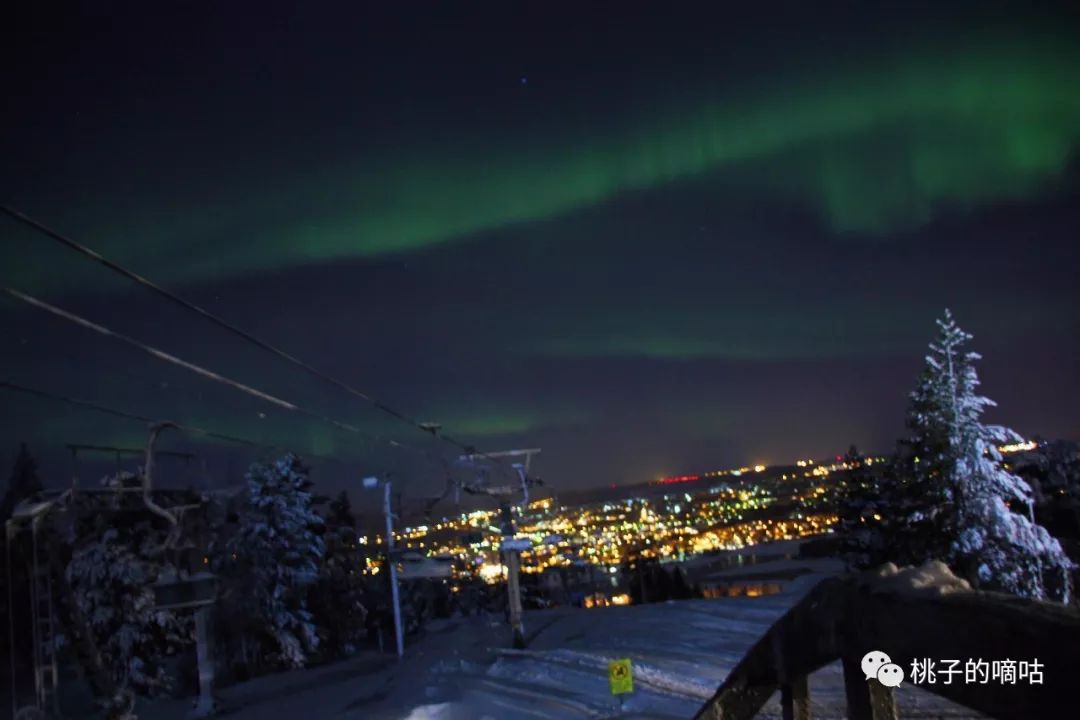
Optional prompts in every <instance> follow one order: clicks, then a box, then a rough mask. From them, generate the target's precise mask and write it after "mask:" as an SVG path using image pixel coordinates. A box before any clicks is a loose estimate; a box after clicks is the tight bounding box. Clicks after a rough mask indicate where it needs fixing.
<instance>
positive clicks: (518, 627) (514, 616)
mask: <svg viewBox="0 0 1080 720" xmlns="http://www.w3.org/2000/svg"><path fill="white" fill-rule="evenodd" d="M520 557H521V556H520V555H519V553H518V551H517V550H508V551H507V552H506V582H507V593H508V595H509V597H508V600H509V603H510V627H511V629H512V630H513V633H514V637H513V643H514V647H515V648H518V649H521V648H524V647H525V627H524V624H523V623H522V621H521V614H522V613H521V583H520V576H519V573H520V570H521V563H520V562H519V560H520Z"/></svg>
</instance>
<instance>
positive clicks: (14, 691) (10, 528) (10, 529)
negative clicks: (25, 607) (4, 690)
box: [4, 520, 19, 717]
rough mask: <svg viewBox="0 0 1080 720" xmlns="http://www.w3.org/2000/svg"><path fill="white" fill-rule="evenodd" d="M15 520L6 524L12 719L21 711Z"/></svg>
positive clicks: (5, 544)
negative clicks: (14, 580) (13, 562)
mask: <svg viewBox="0 0 1080 720" xmlns="http://www.w3.org/2000/svg"><path fill="white" fill-rule="evenodd" d="M14 523H15V521H14V520H8V521H7V522H6V523H4V550H5V552H6V553H7V596H8V643H9V647H10V648H11V717H15V713H16V711H17V710H18V709H19V699H18V698H19V693H18V688H17V687H16V686H15V600H14V597H13V594H12V589H11V581H12V574H11V541H12V539H13V538H14V537H15V532H14V527H15V525H14Z"/></svg>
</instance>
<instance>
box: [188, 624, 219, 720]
mask: <svg viewBox="0 0 1080 720" xmlns="http://www.w3.org/2000/svg"><path fill="white" fill-rule="evenodd" d="M211 607H212V606H207V607H201V608H199V609H198V610H196V611H195V657H196V660H197V662H198V672H199V697H198V698H197V699H196V700H195V706H194V708H193V709H192V711H191V716H192V717H196V718H204V717H210V716H211V715H213V714H214V663H213V660H212V655H211V651H210V610H211Z"/></svg>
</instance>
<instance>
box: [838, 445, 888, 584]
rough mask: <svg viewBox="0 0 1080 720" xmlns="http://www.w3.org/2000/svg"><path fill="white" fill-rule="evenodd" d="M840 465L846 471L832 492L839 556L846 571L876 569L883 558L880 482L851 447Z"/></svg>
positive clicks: (881, 484)
mask: <svg viewBox="0 0 1080 720" xmlns="http://www.w3.org/2000/svg"><path fill="white" fill-rule="evenodd" d="M843 464H844V467H845V470H844V471H843V472H842V473H841V474H840V475H839V477H838V480H837V487H836V489H835V492H836V515H837V527H836V531H837V533H838V534H839V535H840V556H841V557H842V558H843V559H844V562H845V563H846V564H847V565H848V567H854V568H866V567H871V566H874V565H878V564H880V563H881V562H882V561H883V559H884V555H885V553H884V534H883V526H882V522H883V520H884V517H883V515H882V512H884V507H883V505H884V503H883V501H882V492H883V489H884V488H883V485H884V482H883V479H882V478H881V477H880V476H879V474H876V473H875V472H874V471H873V470H872V469H871V467H870V466H869V465H868V464H867V460H866V458H865V457H864V456H863V455H862V454H861V453H860V452H859V451H858V449H857V448H856V447H855V446H854V445H852V446H851V447H850V448H849V449H848V451H847V454H846V455H844V460H843Z"/></svg>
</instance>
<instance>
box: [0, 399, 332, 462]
mask: <svg viewBox="0 0 1080 720" xmlns="http://www.w3.org/2000/svg"><path fill="white" fill-rule="evenodd" d="M0 388H3V389H5V390H10V391H11V392H17V393H22V394H24V395H32V396H35V397H39V398H44V399H47V400H55V401H57V402H61V403H64V404H66V405H71V406H73V407H79V408H83V409H86V410H94V411H96V412H100V413H105V414H107V415H112V416H114V417H120V418H125V419H127V420H137V421H139V422H143V423H150V424H154V423H158V422H161V421H160V420H157V419H155V418H151V417H147V416H145V415H139V414H138V413H131V412H127V411H124V410H118V409H116V408H112V407H108V406H107V405H100V404H98V403H95V402H91V401H89V400H79V399H77V398H71V397H67V396H65V395H58V394H55V393H51V392H48V391H47V390H40V389H38V388H32V387H29V386H26V385H20V384H19V383H14V382H11V381H8V380H0ZM174 425H176V427H177V428H179V429H181V430H183V431H184V432H188V433H191V434H193V435H202V436H204V437H208V438H213V439H215V440H222V441H224V442H230V443H235V444H238V445H247V446H249V447H258V448H264V449H266V450H275V451H278V450H282V449H283V448H280V447H277V446H276V445H268V444H266V443H261V442H256V441H254V440H248V439H246V438H242V437H237V436H235V435H227V434H225V433H219V432H215V431H213V430H207V429H205V428H201V427H198V426H196V425H188V424H184V423H174ZM323 459H325V458H323Z"/></svg>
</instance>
